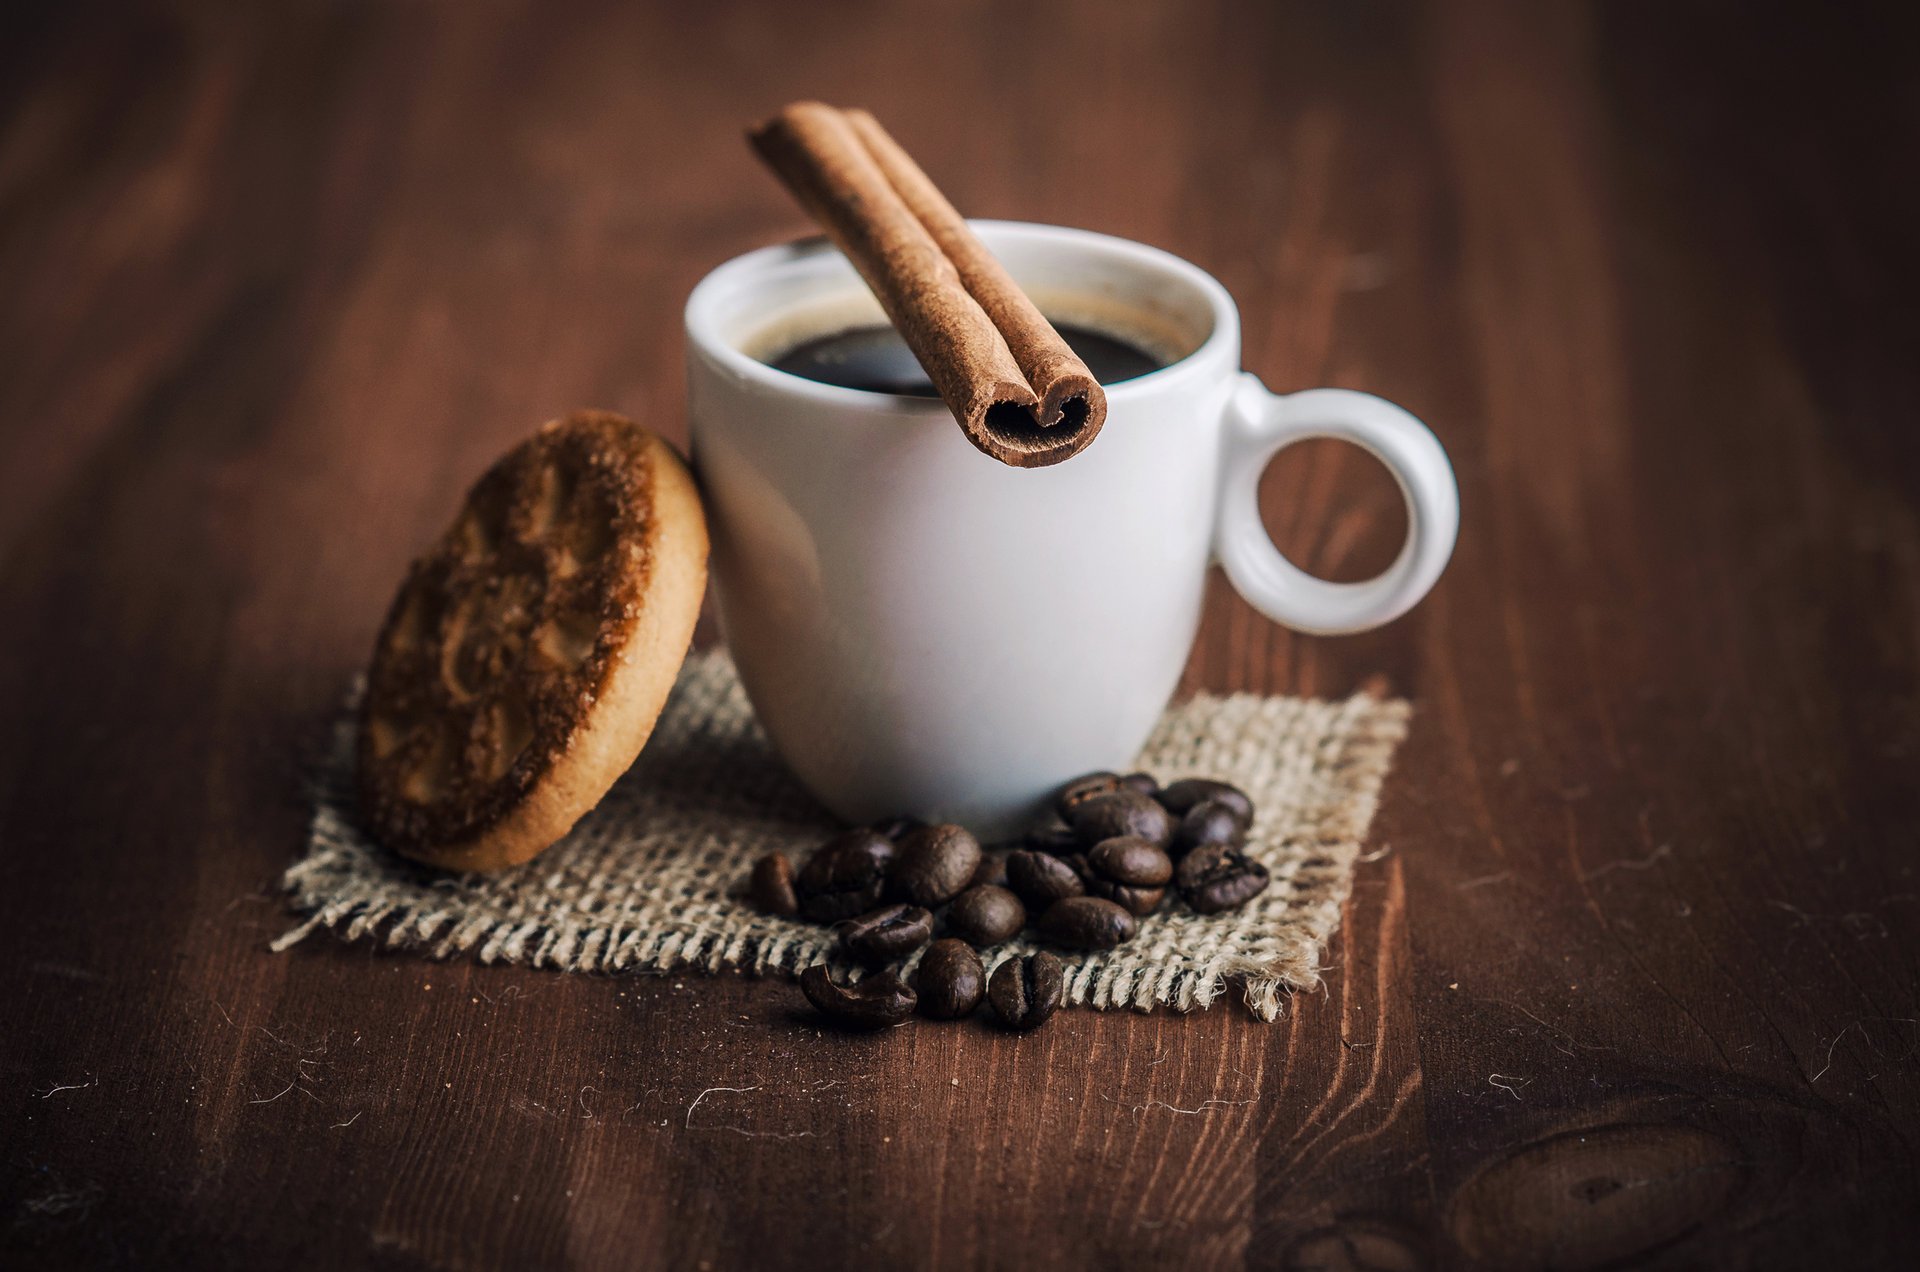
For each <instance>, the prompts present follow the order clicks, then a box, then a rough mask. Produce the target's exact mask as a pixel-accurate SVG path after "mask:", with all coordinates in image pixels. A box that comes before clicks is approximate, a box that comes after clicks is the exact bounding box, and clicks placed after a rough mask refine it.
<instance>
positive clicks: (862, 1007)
mask: <svg viewBox="0 0 1920 1272" xmlns="http://www.w3.org/2000/svg"><path fill="white" fill-rule="evenodd" d="M800 992H801V993H803V994H805V995H806V996H807V1001H808V1002H810V1003H812V1004H813V1005H814V1006H815V1007H816V1008H818V1009H819V1010H820V1013H821V1014H822V1015H823V1016H825V1017H826V1018H827V1019H828V1020H831V1021H833V1023H835V1024H836V1025H841V1026H844V1027H845V1028H848V1029H885V1028H886V1027H887V1026H888V1025H897V1024H899V1023H900V1022H901V1021H903V1020H905V1019H906V1018H907V1017H908V1016H911V1015H913V1008H914V1004H915V1003H917V1002H918V1001H919V999H918V996H917V995H915V994H914V992H913V990H912V989H911V988H909V987H908V985H907V983H906V982H905V981H903V980H901V979H900V978H899V977H898V976H896V975H894V974H893V973H892V972H875V973H874V974H873V975H871V976H868V977H867V978H865V979H864V980H862V981H861V982H860V983H859V984H857V985H842V984H841V983H840V982H838V981H836V980H834V979H833V976H832V974H831V973H829V972H828V971H827V965H826V964H825V963H815V964H814V965H813V966H812V967H809V968H808V969H807V970H806V971H804V972H802V973H800Z"/></svg>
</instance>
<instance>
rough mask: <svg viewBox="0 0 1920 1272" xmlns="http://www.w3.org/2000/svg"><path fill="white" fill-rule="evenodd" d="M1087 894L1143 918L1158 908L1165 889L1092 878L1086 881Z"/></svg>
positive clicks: (1165, 891) (1165, 892) (1164, 895)
mask: <svg viewBox="0 0 1920 1272" xmlns="http://www.w3.org/2000/svg"><path fill="white" fill-rule="evenodd" d="M1087 895H1088V896H1090V897H1099V898H1100V899H1101V900H1102V901H1111V902H1113V903H1114V904H1115V905H1117V906H1119V907H1120V908H1121V909H1123V910H1125V911H1126V912H1127V913H1128V914H1131V915H1135V916H1137V917H1139V918H1142V919H1144V918H1146V917H1147V916H1148V915H1149V914H1152V913H1153V912H1154V911H1155V910H1158V909H1159V908H1160V903H1161V902H1162V901H1164V900H1165V899H1166V896H1167V890H1166V889H1165V888H1136V887H1131V886H1129V885H1127V884H1124V883H1113V882H1111V881H1109V880H1106V879H1093V880H1089V881H1088V883H1087Z"/></svg>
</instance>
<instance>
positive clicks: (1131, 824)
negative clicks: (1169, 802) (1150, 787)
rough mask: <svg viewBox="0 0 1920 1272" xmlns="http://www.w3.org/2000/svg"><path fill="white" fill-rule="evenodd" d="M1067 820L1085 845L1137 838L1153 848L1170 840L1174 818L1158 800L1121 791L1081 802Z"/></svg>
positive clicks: (1130, 791) (1165, 844)
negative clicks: (1116, 839)
mask: <svg viewBox="0 0 1920 1272" xmlns="http://www.w3.org/2000/svg"><path fill="white" fill-rule="evenodd" d="M1068 820H1069V821H1071V822H1072V823H1073V833H1074V834H1076V835H1078V836H1080V842H1081V843H1083V844H1086V845H1088V846H1092V845H1094V844H1097V843H1099V842H1100V841H1101V840H1102V839H1115V838H1118V837H1119V836H1121V835H1137V836H1138V837H1140V838H1141V839H1144V840H1146V841H1148V842H1149V843H1151V844H1153V845H1154V847H1156V848H1164V847H1166V846H1167V843H1168V841H1169V840H1171V839H1172V838H1173V818H1172V817H1171V816H1170V815H1169V814H1168V813H1167V810H1166V809H1164V808H1162V807H1161V806H1160V804H1159V802H1158V801H1156V800H1153V799H1149V798H1148V797H1147V796H1145V795H1142V794H1141V793H1140V792H1139V791H1133V790H1126V789H1121V790H1117V791H1109V792H1107V793H1106V794H1105V795H1095V796H1093V797H1092V798H1091V799H1084V800H1081V801H1080V802H1079V803H1078V804H1075V805H1074V806H1073V816H1072V817H1070V818H1068Z"/></svg>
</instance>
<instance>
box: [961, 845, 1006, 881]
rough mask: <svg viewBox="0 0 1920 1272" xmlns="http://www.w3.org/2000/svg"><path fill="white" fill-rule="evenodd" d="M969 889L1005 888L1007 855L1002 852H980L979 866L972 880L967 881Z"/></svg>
mask: <svg viewBox="0 0 1920 1272" xmlns="http://www.w3.org/2000/svg"><path fill="white" fill-rule="evenodd" d="M967 886H968V887H969V888H1004V887H1006V886H1007V854H1006V853H1004V852H984V851H983V852H982V853H981V854H980V865H979V867H978V868H977V869H976V870H975V871H974V872H973V878H971V879H969V880H967Z"/></svg>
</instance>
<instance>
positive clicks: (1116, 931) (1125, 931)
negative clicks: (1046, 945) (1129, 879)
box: [1036, 897, 1134, 950]
mask: <svg viewBox="0 0 1920 1272" xmlns="http://www.w3.org/2000/svg"><path fill="white" fill-rule="evenodd" d="M1036 930H1037V931H1038V932H1039V933H1040V935H1041V937H1042V938H1044V939H1045V940H1047V941H1048V942H1050V943H1052V944H1054V945H1063V946H1065V947H1066V948H1068V949H1071V950H1110V949H1112V948H1113V947H1114V946H1116V945H1119V944H1120V943H1121V942H1123V941H1130V940H1132V939H1133V931H1134V924H1133V916H1132V915H1131V914H1129V913H1127V911H1126V909H1125V908H1124V907H1122V906H1119V905H1116V904H1115V903H1114V902H1112V901H1106V900H1103V899H1101V898H1100V897H1068V898H1067V899H1066V900H1064V901H1055V902H1054V903H1053V904H1052V905H1051V906H1048V907H1047V912H1046V913H1045V914H1043V915H1041V916H1040V922H1039V925H1038V926H1037V928H1036Z"/></svg>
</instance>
